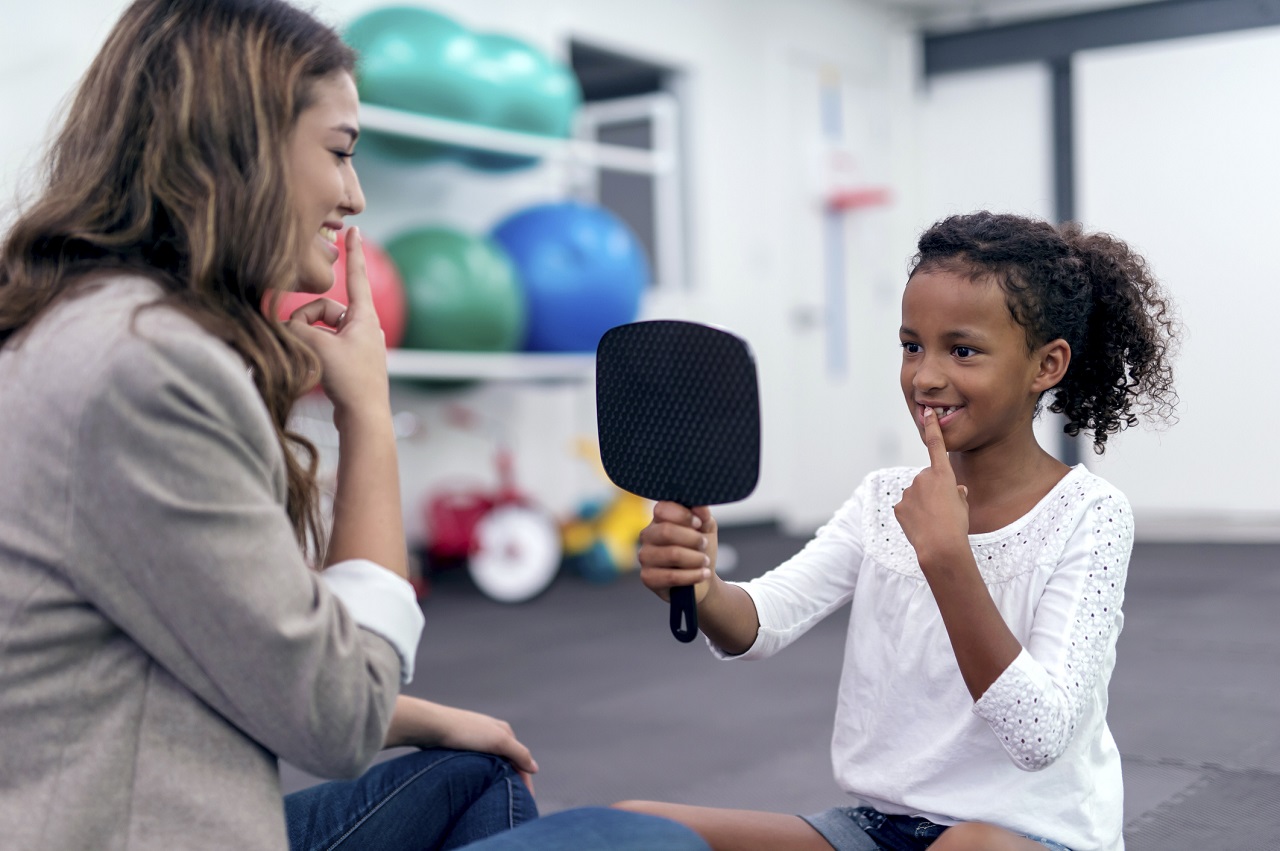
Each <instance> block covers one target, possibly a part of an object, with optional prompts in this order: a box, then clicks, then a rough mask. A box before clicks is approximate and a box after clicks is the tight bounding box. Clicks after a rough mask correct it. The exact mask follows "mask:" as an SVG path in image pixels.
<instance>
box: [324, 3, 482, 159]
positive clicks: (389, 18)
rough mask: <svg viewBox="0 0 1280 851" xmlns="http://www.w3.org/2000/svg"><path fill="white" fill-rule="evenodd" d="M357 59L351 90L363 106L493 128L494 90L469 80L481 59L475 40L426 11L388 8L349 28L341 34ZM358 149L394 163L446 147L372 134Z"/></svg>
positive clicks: (447, 151) (431, 155)
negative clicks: (386, 158)
mask: <svg viewBox="0 0 1280 851" xmlns="http://www.w3.org/2000/svg"><path fill="white" fill-rule="evenodd" d="M343 37H344V39H345V40H346V42H347V44H349V45H350V46H351V47H352V48H354V49H355V50H356V52H357V54H359V61H358V64H357V66H356V87H357V89H358V91H359V93H360V100H361V101H363V102H364V103H368V104H374V105H377V106H385V107H390V108H392V109H399V110H404V111H406V112H414V113H418V114H421V115H429V116H435V117H438V118H447V119H452V120H454V121H466V122H471V123H475V124H490V123H492V122H493V118H494V107H495V105H496V95H497V88H496V86H495V84H494V83H493V82H492V81H490V80H488V79H486V78H484V77H483V76H480V75H478V74H476V73H474V70H473V67H472V66H473V64H474V63H475V62H476V61H477V59H478V57H479V53H480V45H479V43H478V41H477V38H476V36H475V34H473V33H472V32H471V31H470V30H468V29H467V28H466V27H464V26H462V25H461V24H459V23H457V22H456V21H454V20H453V19H451V18H449V17H447V16H445V15H442V14H440V13H438V12H433V11H431V10H430V9H422V8H414V7H409V6H392V7H387V8H382V9H375V10H374V11H371V12H368V13H366V14H364V15H361V16H360V17H358V18H356V19H355V20H354V21H352V22H351V23H350V24H349V25H348V26H347V28H346V31H345V32H344V34H343ZM362 142H364V143H365V144H363V145H362V149H364V150H368V151H372V152H374V153H375V154H379V153H380V154H385V155H388V156H390V157H393V158H396V159H417V160H423V159H438V158H441V157H444V156H448V155H451V154H452V153H453V152H454V149H453V147H452V146H450V145H445V144H440V143H436V142H428V141H421V140H416V139H407V138H404V137H400V136H395V135H391V134H386V133H380V132H377V131H375V130H369V131H367V132H366V133H365V134H364V138H362Z"/></svg>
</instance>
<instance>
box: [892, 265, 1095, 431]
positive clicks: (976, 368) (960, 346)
mask: <svg viewBox="0 0 1280 851" xmlns="http://www.w3.org/2000/svg"><path fill="white" fill-rule="evenodd" d="M899 337H900V340H901V343H902V370H901V374H900V378H901V382H902V393H903V396H904V397H905V399H906V402H907V407H908V409H909V410H910V411H911V416H912V419H913V420H914V421H915V423H916V427H917V428H919V429H921V431H923V428H924V426H923V420H922V416H923V413H924V409H925V408H926V407H930V408H933V409H934V412H935V413H936V414H937V416H938V424H939V425H940V426H941V427H942V434H943V437H944V438H945V439H946V443H947V449H948V450H949V451H952V452H968V451H973V450H976V449H983V448H985V447H989V446H993V445H999V444H1002V443H1005V442H1006V441H1009V440H1010V439H1013V438H1015V437H1017V438H1019V439H1022V438H1026V437H1031V436H1032V433H1031V420H1032V418H1033V416H1034V414H1035V407H1036V401H1037V399H1039V397H1040V394H1041V393H1043V392H1044V391H1045V390H1048V389H1049V388H1051V387H1053V386H1054V385H1055V384H1057V383H1058V381H1059V380H1061V378H1062V373H1063V372H1065V370H1066V361H1067V360H1069V358H1070V349H1069V348H1068V347H1067V345H1066V343H1065V342H1063V341H1062V340H1055V341H1053V342H1051V343H1047V344H1045V345H1044V346H1041V347H1039V348H1038V349H1036V350H1034V351H1032V350H1029V348H1028V346H1027V336H1026V333H1025V332H1024V330H1023V329H1022V327H1021V326H1020V325H1018V323H1017V322H1016V321H1015V320H1014V318H1013V315H1012V314H1011V313H1010V312H1009V308H1008V305H1007V304H1006V302H1005V293H1004V290H1003V289H1001V287H1000V286H999V285H998V284H997V283H996V282H994V281H992V280H990V279H989V278H978V279H976V280H975V279H971V278H970V277H969V276H968V275H965V274H961V273H957V272H954V271H948V270H944V269H938V268H934V269H931V270H920V271H917V272H916V273H915V274H914V275H912V277H911V280H910V281H908V282H907V286H906V289H905V291H904V292H903V295H902V328H901V329H900V331H899Z"/></svg>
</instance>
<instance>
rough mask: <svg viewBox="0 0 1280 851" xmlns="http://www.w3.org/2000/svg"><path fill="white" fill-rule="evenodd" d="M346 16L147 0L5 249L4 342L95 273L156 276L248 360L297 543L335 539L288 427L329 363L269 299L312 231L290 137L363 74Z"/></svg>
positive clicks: (90, 89) (218, 0)
mask: <svg viewBox="0 0 1280 851" xmlns="http://www.w3.org/2000/svg"><path fill="white" fill-rule="evenodd" d="M354 66H355V57H354V54H353V53H352V51H351V50H350V48H348V47H347V46H346V45H344V44H343V42H342V40H341V39H340V38H339V37H338V35H337V33H335V32H334V31H333V30H332V29H331V28H329V27H327V26H325V25H324V24H322V23H320V22H319V21H317V20H315V19H314V18H313V17H311V16H310V15H308V14H306V13H305V12H302V11H300V10H298V9H296V8H294V7H292V6H290V5H288V4H287V3H285V2H281V0H137V2H135V3H134V4H133V5H131V6H130V7H129V8H128V9H127V10H126V11H125V13H124V15H123V16H122V17H121V18H120V20H119V22H118V23H117V24H116V26H115V28H114V29H113V30H112V31H111V34H110V35H109V36H108V37H107V41H106V43H105V45H104V46H103V47H102V50H101V51H100V52H99V53H98V55H97V57H96V58H95V59H94V61H93V64H92V65H91V66H90V68H89V70H88V72H87V73H86V75H85V77H84V79H83V80H82V81H81V83H80V87H79V89H78V91H77V92H76V94H75V97H74V99H73V101H72V103H71V106H70V110H69V113H68V115H67V118H66V120H65V123H64V125H63V127H62V129H61V131H60V133H59V135H58V136H57V137H56V139H55V141H54V143H53V145H52V147H51V149H50V151H49V153H48V156H47V159H46V161H45V166H44V173H43V175H42V177H43V187H42V191H41V192H40V193H39V195H38V196H37V197H36V198H35V200H34V201H33V202H32V203H31V204H30V205H29V206H28V207H27V209H26V210H25V211H24V212H22V213H21V215H20V216H19V217H18V219H17V220H16V222H15V223H14V224H13V226H12V228H11V229H10V231H9V233H8V235H7V237H6V239H5V241H4V244H3V247H0V346H3V345H5V344H6V343H9V342H10V341H11V340H16V338H17V337H18V335H20V333H21V332H22V331H23V330H24V329H25V328H27V327H28V326H30V325H31V324H32V322H33V321H35V320H36V319H37V318H38V317H39V316H40V315H41V314H42V313H43V312H44V311H45V310H46V309H48V308H49V307H50V305H52V304H53V303H54V302H56V301H57V300H58V299H60V298H62V297H63V296H65V295H67V294H68V293H70V292H72V291H74V290H76V289H77V288H78V286H79V285H80V283H81V282H82V280H83V278H84V275H85V273H88V272H91V271H95V270H100V269H114V270H119V271H122V272H133V273H137V274H140V275H145V276H147V277H149V278H151V279H153V280H155V281H156V282H157V283H158V284H159V285H160V286H161V288H162V289H163V291H164V297H163V300H162V303H164V304H168V305H171V306H173V307H175V308H177V309H179V310H181V311H183V312H184V313H185V314H187V315H189V316H190V317H192V318H193V319H194V320H195V321H196V322H198V323H199V324H200V325H201V326H202V327H203V328H205V329H206V330H207V331H209V333H211V334H213V335H215V336H216V337H218V338H219V339H222V340H223V341H225V342H226V343H227V344H228V345H229V346H231V347H232V348H233V349H234V350H235V351H237V352H238V353H239V354H240V355H241V357H243V358H244V361H245V363H246V365H247V366H248V367H249V368H250V371H251V373H252V375H253V380H254V382H255V384H256V386H257V389H258V392H259V393H260V394H261V396H262V399H263V402H264V403H265V404H266V407H267V410H268V411H269V413H270V416H271V420H272V422H273V423H274V425H275V429H276V434H277V437H278V438H279V440H280V444H281V447H282V449H283V451H284V456H285V459H286V464H287V475H288V514H289V518H290V521H291V522H292V524H293V528H294V533H295V535H296V536H297V538H298V541H299V544H300V545H301V546H302V547H303V548H304V549H306V550H309V551H310V552H312V554H313V555H315V556H318V555H319V554H320V553H322V551H323V548H324V532H323V523H322V518H321V516H320V509H319V489H318V486H317V482H316V469H317V464H318V456H317V451H316V448H315V446H314V445H313V444H311V443H310V442H309V441H307V440H306V439H305V438H304V437H302V436H301V435H299V434H296V433H294V432H292V431H290V430H289V429H288V426H287V423H288V419H289V414H290V412H291V410H292V408H293V405H294V403H295V401H296V400H297V399H298V398H299V397H300V396H301V395H302V394H303V393H305V392H306V391H307V390H309V389H311V388H312V387H313V386H314V385H315V383H316V381H317V378H318V375H319V368H320V364H319V360H318V358H317V357H316V355H315V354H314V352H312V351H311V350H310V349H309V348H308V347H307V346H305V345H304V344H303V343H302V342H301V341H300V340H298V339H297V338H296V337H294V336H293V335H292V334H290V333H289V331H288V330H287V329H286V328H285V327H284V326H283V325H282V324H281V323H278V322H274V321H271V320H269V319H268V318H267V317H266V316H265V315H264V313H263V311H262V307H261V306H262V303H263V299H264V296H266V295H268V294H269V293H279V292H283V291H287V290H290V289H292V288H293V287H294V286H295V284H296V281H297V275H298V269H297V252H296V251H289V250H282V247H284V246H296V245H300V244H301V239H302V238H303V235H301V234H300V233H299V232H298V231H299V224H298V222H297V220H296V215H295V213H294V212H293V203H294V202H293V193H292V192H291V187H290V186H289V184H288V181H287V180H286V148H287V143H288V139H289V136H290V134H291V132H292V130H293V128H294V127H295V125H296V123H297V119H298V116H299V115H300V114H301V113H302V111H303V110H305V109H306V108H307V107H308V106H309V105H310V103H311V102H312V101H311V98H312V92H313V88H312V87H313V84H314V83H315V82H316V81H317V80H319V79H321V78H324V77H327V76H329V75H331V74H334V73H337V72H342V71H345V72H348V73H351V72H352V71H353V69H354Z"/></svg>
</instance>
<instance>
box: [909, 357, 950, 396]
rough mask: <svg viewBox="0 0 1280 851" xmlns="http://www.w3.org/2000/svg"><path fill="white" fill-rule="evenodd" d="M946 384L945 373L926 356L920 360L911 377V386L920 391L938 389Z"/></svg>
mask: <svg viewBox="0 0 1280 851" xmlns="http://www.w3.org/2000/svg"><path fill="white" fill-rule="evenodd" d="M946 384H947V376H946V373H945V372H944V371H943V370H941V369H939V368H938V365H937V364H936V363H934V362H933V360H932V359H931V358H927V357H926V358H924V359H923V360H922V361H921V362H920V364H919V366H917V367H916V371H915V375H913V376H912V377H911V386H912V387H914V388H915V389H916V390H920V391H930V390H939V389H941V388H943V387H945V386H946Z"/></svg>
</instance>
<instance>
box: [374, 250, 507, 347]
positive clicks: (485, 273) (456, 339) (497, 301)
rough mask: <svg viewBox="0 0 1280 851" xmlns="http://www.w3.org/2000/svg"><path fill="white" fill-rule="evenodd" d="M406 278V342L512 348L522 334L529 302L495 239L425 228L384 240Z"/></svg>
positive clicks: (404, 278) (403, 338)
mask: <svg viewBox="0 0 1280 851" xmlns="http://www.w3.org/2000/svg"><path fill="white" fill-rule="evenodd" d="M386 251H387V254H389V255H390V256H391V259H392V262H394V263H395V265H396V268H397V269H399V270H400V277H401V279H402V281H403V283H404V293H405V305H406V317H405V327H404V335H403V337H402V338H401V341H400V346H401V348H407V349H440V350H446V351H463V352H509V351H512V350H514V349H516V348H517V347H518V346H519V345H520V342H521V340H522V339H523V337H524V325H525V303H524V296H523V293H522V291H521V288H520V285H519V283H518V281H517V280H516V273H515V269H514V268H513V267H512V264H511V261H510V260H509V259H508V258H507V256H506V254H505V252H504V251H503V250H502V248H500V247H499V246H498V245H496V244H495V243H494V242H493V241H492V240H490V239H487V238H485V237H480V236H476V235H473V234H468V233H463V232H461V231H457V230H453V229H450V228H441V227H435V228H420V229H417V230H412V231H409V232H406V233H402V234H400V235H399V236H397V237H395V238H394V239H392V240H390V241H389V242H388V243H387V244H386Z"/></svg>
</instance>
